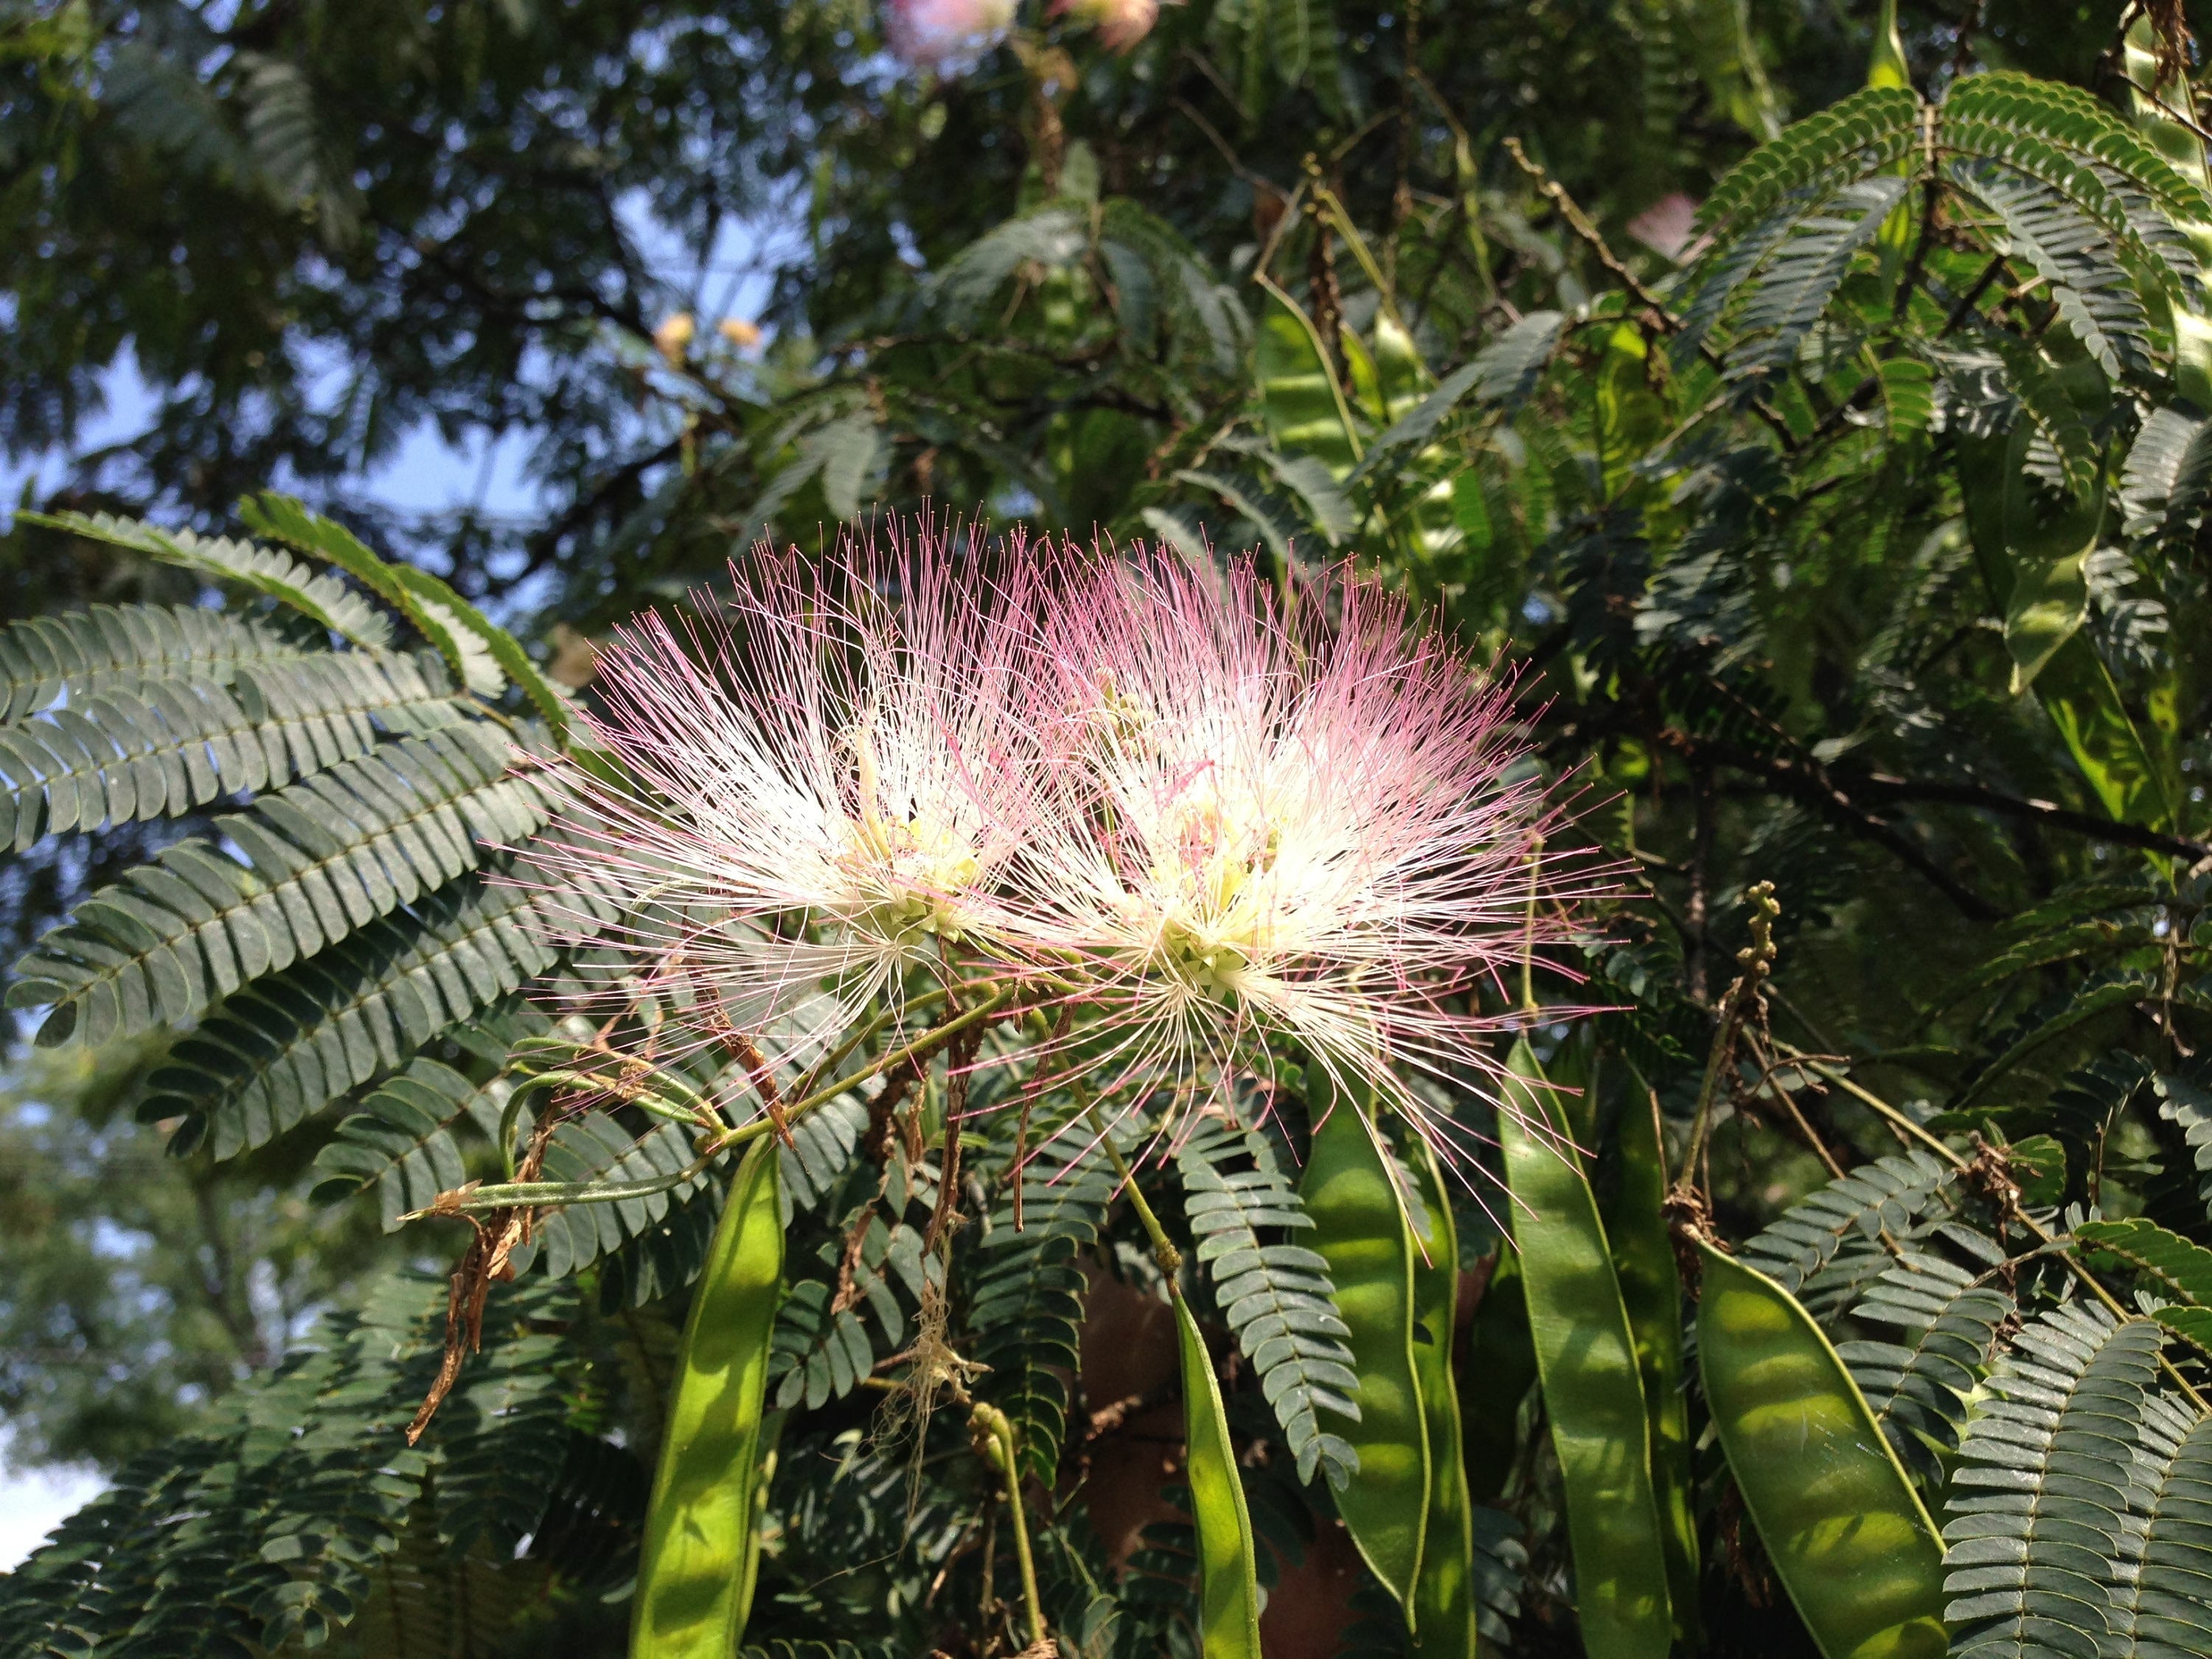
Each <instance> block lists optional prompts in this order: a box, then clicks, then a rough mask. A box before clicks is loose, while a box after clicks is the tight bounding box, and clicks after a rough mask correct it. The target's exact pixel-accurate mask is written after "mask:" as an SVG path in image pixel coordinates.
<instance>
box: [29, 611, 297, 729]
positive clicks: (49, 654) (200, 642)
mask: <svg viewBox="0 0 2212 1659" xmlns="http://www.w3.org/2000/svg"><path fill="white" fill-rule="evenodd" d="M329 654H330V649H329V647H328V645H327V644H326V643H325V642H324V641H318V640H309V639H308V638H307V637H306V635H305V631H304V630H303V629H300V628H298V627H296V626H287V625H285V624H284V623H283V622H282V621H280V619H278V618H275V617H252V616H237V615H234V614H233V613H231V612H230V611H215V610H210V609H207V608H205V607H203V606H199V605H92V606H90V607H88V609H86V610H83V611H65V612H64V613H62V614H60V615H58V616H51V617H27V618H25V619H24V620H23V621H21V622H15V623H9V624H8V625H7V626H6V627H5V628H0V725H4V724H8V723H11V722H13V721H15V720H22V719H24V718H26V717H27V716H29V715H32V714H37V713H38V712H39V711H40V710H41V709H43V708H47V707H48V706H50V705H51V704H52V703H54V702H58V701H59V700H60V699H61V698H63V697H64V696H66V697H67V698H68V699H69V700H70V702H84V701H86V700H87V699H88V698H92V697H99V696H106V695H107V694H108V693H110V692H115V691H121V692H126V693H130V694H132V695H136V696H143V695H144V693H143V687H144V686H145V684H146V683H147V682H148V681H149V680H193V681H200V682H204V683H206V684H215V685H228V684H231V682H232V681H234V679H236V678H238V672H239V671H240V669H241V668H245V667H248V666H269V665H288V666H289V665H293V664H296V663H300V662H302V661H305V660H306V659H309V658H311V657H326V656H328V655H329Z"/></svg>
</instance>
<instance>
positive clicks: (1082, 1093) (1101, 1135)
mask: <svg viewBox="0 0 2212 1659" xmlns="http://www.w3.org/2000/svg"><path fill="white" fill-rule="evenodd" d="M1068 1087H1069V1088H1070V1089H1071V1090H1073V1091H1074V1094H1075V1097H1076V1099H1077V1100H1078V1101H1079V1102H1080V1103H1082V1106H1083V1115H1085V1117H1087V1118H1089V1119H1090V1120H1091V1127H1092V1128H1094V1129H1096V1130H1097V1132H1098V1144H1099V1145H1100V1146H1103V1147H1105V1149H1106V1156H1107V1157H1108V1158H1111V1159H1112V1160H1113V1161H1114V1173H1115V1175H1117V1176H1120V1177H1121V1188H1122V1190H1123V1191H1124V1192H1126V1193H1127V1194H1129V1202H1130V1203H1131V1205H1133V1206H1134V1207H1135V1209H1136V1212H1137V1219H1138V1220H1139V1222H1141V1223H1142V1224H1143V1225H1144V1229H1145V1232H1146V1236H1147V1237H1150V1238H1151V1240H1152V1260H1153V1261H1157V1262H1158V1263H1159V1264H1160V1271H1161V1272H1162V1273H1165V1274H1166V1275H1167V1276H1168V1285H1169V1288H1170V1290H1172V1289H1173V1288H1174V1286H1175V1276H1176V1273H1177V1271H1178V1270H1180V1269H1181V1267H1182V1251H1181V1250H1178V1249H1176V1247H1175V1246H1174V1245H1173V1244H1171V1243H1169V1242H1168V1233H1167V1229H1166V1228H1164V1227H1163V1226H1161V1225H1160V1218H1159V1217H1158V1216H1157V1215H1155V1214H1153V1213H1152V1206H1151V1205H1150V1204H1147V1203H1146V1201H1145V1194H1144V1193H1143V1192H1142V1190H1140V1189H1139V1187H1138V1185H1137V1176H1136V1173H1135V1171H1133V1170H1131V1169H1130V1168H1129V1160H1128V1159H1127V1158H1124V1157H1122V1156H1121V1148H1120V1147H1119V1146H1115V1144H1114V1136H1113V1133H1112V1132H1111V1131H1110V1130H1109V1129H1108V1128H1107V1127H1106V1124H1105V1121H1103V1119H1102V1118H1100V1116H1099V1115H1098V1103H1097V1101H1095V1100H1093V1099H1091V1091H1089V1090H1088V1089H1086V1088H1085V1087H1084V1086H1083V1085H1081V1084H1080V1083H1071V1084H1070V1085H1068Z"/></svg>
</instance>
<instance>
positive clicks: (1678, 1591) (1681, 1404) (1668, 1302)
mask: <svg viewBox="0 0 2212 1659" xmlns="http://www.w3.org/2000/svg"><path fill="white" fill-rule="evenodd" d="M1632 1081H1634V1082H1635V1086H1634V1087H1633V1088H1632V1089H1631V1090H1630V1091H1629V1096H1628V1099H1627V1101H1626V1103H1625V1104H1624V1106H1623V1108H1622V1111H1621V1116H1620V1134H1619V1138H1618V1140H1617V1143H1616V1144H1617V1145H1618V1146H1620V1194H1619V1195H1618V1196H1617V1197H1616V1198H1615V1199H1614V1200H1613V1212H1612V1213H1611V1214H1610V1215H1608V1216H1607V1218H1606V1238H1607V1241H1608V1242H1609V1243H1611V1245H1612V1246H1613V1273H1614V1275H1615V1276H1616V1277H1617V1278H1618V1279H1620V1301H1621V1305H1622V1307H1623V1308H1624V1309H1626V1311H1627V1314H1628V1330H1629V1334H1630V1336H1631V1337H1632V1339H1633V1340H1635V1343H1636V1364H1637V1368H1638V1370H1639V1371H1640V1372H1641V1374H1642V1376H1643V1381H1644V1418H1645V1420H1646V1421H1647V1422H1649V1424H1650V1427H1651V1496H1652V1498H1653V1499H1654V1501H1655V1502H1656V1504H1658V1507H1659V1537H1660V1541H1661V1542H1662V1543H1663V1544H1664V1545H1665V1546H1666V1547H1667V1588H1668V1600H1669V1601H1670V1602H1671V1604H1672V1606H1673V1607H1674V1632H1675V1634H1676V1635H1677V1636H1679V1637H1680V1638H1683V1639H1684V1640H1686V1641H1690V1642H1692V1643H1694V1641H1695V1639H1696V1635H1697V1615H1698V1555H1699V1551H1698V1522H1697V1517H1696V1516H1694V1515H1693V1514H1692V1512H1691V1509H1690V1480H1691V1475H1690V1405H1689V1401H1687V1400H1686V1398H1685V1397H1684V1395H1683V1393H1682V1380H1683V1379H1682V1281H1681V1279H1680V1277H1678V1276H1677V1274H1676V1273H1675V1271H1674V1245H1673V1243H1672V1241H1671V1240H1670V1239H1669V1238H1668V1232H1667V1217H1666V1213H1665V1209H1664V1206H1665V1204H1666V1200H1667V1158H1666V1152H1665V1149H1664V1143H1663V1142H1662V1140H1661V1139H1660V1138H1659V1103H1658V1101H1657V1100H1656V1099H1655V1098H1654V1097H1652V1095H1651V1094H1650V1091H1648V1090H1646V1089H1645V1088H1644V1087H1643V1085H1642V1083H1641V1081H1640V1080H1638V1079H1632Z"/></svg>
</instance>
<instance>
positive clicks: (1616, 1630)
mask: <svg viewBox="0 0 2212 1659" xmlns="http://www.w3.org/2000/svg"><path fill="white" fill-rule="evenodd" d="M1556 1117H1557V1114H1556V1111H1555V1109H1554V1107H1553V1101H1552V1098H1551V1095H1550V1091H1548V1090H1547V1089H1546V1088H1545V1086H1544V1075H1543V1072H1542V1069H1541V1067H1540V1066H1538V1065H1537V1063H1536V1057H1535V1055H1534V1054H1533V1053H1531V1052H1530V1050H1529V1048H1528V1042H1527V1041H1526V1039H1523V1040H1522V1041H1520V1042H1516V1043H1515V1044H1514V1045H1513V1052H1512V1054H1511V1055H1510V1058H1509V1059H1508V1060H1507V1074H1506V1078H1505V1087H1504V1099H1503V1101H1502V1102H1501V1103H1500V1109H1499V1111H1498V1145H1499V1146H1500V1148H1501V1149H1502V1150H1503V1151H1504V1156H1505V1178H1506V1182H1507V1183H1508V1185H1509V1186H1510V1188H1512V1194H1513V1235H1514V1240H1515V1242H1516V1244H1517V1245H1518V1246H1519V1248H1520V1251H1521V1271H1522V1274H1523V1275H1524V1276H1525V1277H1526V1279H1527V1281H1528V1327H1529V1330H1530V1333H1531V1334H1533V1336H1534V1339H1535V1346H1536V1364H1537V1370H1538V1372H1539V1374H1540V1376H1541V1378H1542V1381H1543V1387H1544V1404H1545V1407H1546V1409H1547V1412H1548V1413H1549V1414H1550V1416H1551V1421H1552V1443H1553V1447H1554V1448H1556V1449H1557V1450H1558V1452H1559V1468H1560V1473H1561V1474H1562V1476H1563V1477H1564V1479H1565V1484H1566V1492H1567V1533H1568V1537H1569V1540H1570V1541H1571V1545H1572V1547H1573V1551H1574V1560H1575V1584H1576V1596H1577V1611H1578V1613H1580V1615H1581V1619H1582V1630H1583V1644H1584V1646H1585V1647H1586V1648H1588V1650H1589V1651H1590V1652H1591V1653H1592V1654H1601V1655H1603V1656H1605V1659H1660V1656H1662V1655H1664V1654H1665V1653H1666V1652H1667V1650H1668V1647H1669V1646H1670V1645H1671V1644H1672V1643H1673V1640H1674V1627H1673V1624H1672V1620H1671V1619H1670V1617H1669V1614H1668V1595H1667V1552H1666V1547H1665V1545H1664V1544H1663V1542H1662V1539H1661V1535H1660V1530H1659V1512H1658V1507H1657V1504H1656V1501H1655V1500H1654V1498H1653V1496H1652V1491H1651V1468H1650V1425H1649V1424H1648V1422H1647V1421H1646V1419H1645V1415H1644V1387H1643V1383H1642V1382H1641V1380H1640V1378H1639V1376H1638V1369H1637V1358H1636V1345H1635V1340H1634V1339H1633V1337H1632V1335H1631V1334H1630V1332H1629V1327H1628V1314H1627V1311H1626V1309H1625V1308H1624V1307H1623V1305H1622V1303H1621V1295H1620V1280H1619V1279H1616V1278H1615V1277H1614V1276H1613V1261H1612V1256H1611V1253H1610V1251H1609V1250H1608V1249H1607V1243H1606V1237H1605V1224H1604V1223H1603V1222H1602V1221H1601V1220H1600V1219H1599V1218H1598V1211H1597V1199H1596V1197H1595V1195H1594V1194H1592V1193H1591V1191H1590V1185H1589V1179H1588V1177H1586V1176H1584V1175H1583V1170H1582V1165H1581V1163H1580V1161H1579V1160H1578V1159H1577V1158H1575V1157H1574V1156H1573V1154H1572V1152H1571V1151H1570V1150H1567V1149H1565V1148H1562V1147H1561V1146H1559V1142H1558V1140H1557V1139H1556V1138H1555V1137H1556V1134H1557V1131H1556V1130H1554V1129H1552V1128H1551V1126H1552V1125H1553V1123H1554V1122H1555V1121H1556ZM1547 1130H1549V1131H1550V1133H1547Z"/></svg>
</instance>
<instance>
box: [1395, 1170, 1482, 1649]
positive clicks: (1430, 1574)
mask: <svg viewBox="0 0 2212 1659" xmlns="http://www.w3.org/2000/svg"><path fill="white" fill-rule="evenodd" d="M1407 1163H1408V1164H1410V1165H1411V1166H1412V1169H1413V1184H1414V1187H1415V1189H1416V1190H1417V1191H1418V1192H1419V1195H1420V1200H1421V1211H1422V1216H1423V1218H1424V1220H1425V1222H1426V1223H1427V1225H1426V1227H1425V1229H1424V1230H1423V1231H1421V1233H1420V1235H1419V1240H1418V1242H1419V1246H1420V1251H1421V1254H1420V1255H1418V1256H1417V1257H1416V1258H1415V1260H1414V1262H1413V1378H1414V1381H1415V1382H1416V1383H1418V1384H1419V1387H1420V1391H1421V1416H1422V1419H1423V1420H1424V1422H1425V1424H1426V1425H1427V1428H1428V1436H1429V1516H1428V1527H1427V1530H1426V1532H1425V1534H1424V1535H1423V1538H1422V1541H1421V1573H1420V1577H1419V1580H1418V1581H1417V1582H1416V1583H1415V1584H1414V1587H1413V1609H1414V1613H1415V1618H1414V1621H1413V1628H1414V1630H1415V1631H1416V1632H1418V1635H1417V1637H1416V1639H1415V1641H1414V1648H1415V1650H1416V1651H1417V1652H1419V1654H1421V1655H1422V1656H1423V1659H1429V1656H1436V1659H1474V1646H1475V1642H1474V1638H1475V1605H1474V1530H1473V1510H1474V1502H1473V1500H1472V1499H1471V1498H1469V1497H1468V1490H1467V1465H1466V1463H1465V1462H1464V1461H1463V1458H1462V1450H1461V1445H1460V1422H1459V1394H1458V1391H1457V1389H1455V1387H1454V1386H1453V1377H1452V1363H1451V1352H1452V1330H1453V1328H1454V1325H1455V1322H1456V1319H1455V1316H1456V1315H1457V1312H1458V1307H1459V1232H1458V1230H1457V1229H1456V1228H1455V1227H1454V1226H1453V1225H1452V1211H1451V1194H1450V1193H1449V1191H1447V1190H1446V1189H1445V1187H1444V1178H1443V1170H1441V1169H1439V1168H1438V1167H1437V1155H1436V1153H1435V1152H1432V1151H1431V1150H1430V1148H1429V1146H1428V1145H1427V1144H1426V1143H1425V1142H1424V1141H1422V1140H1420V1139H1418V1138H1416V1139H1414V1140H1413V1145H1412V1146H1411V1149H1410V1154H1409V1156H1408V1158H1407Z"/></svg>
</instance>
